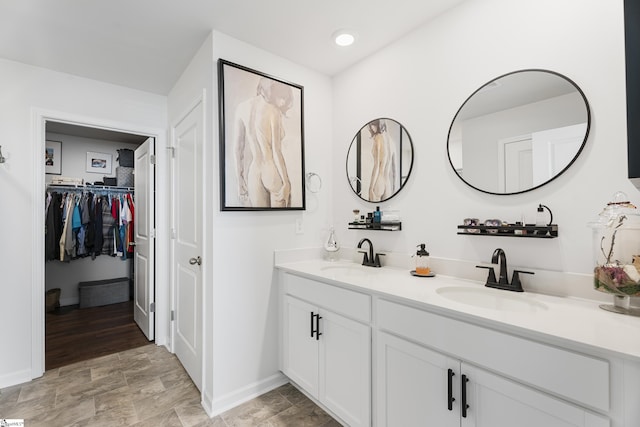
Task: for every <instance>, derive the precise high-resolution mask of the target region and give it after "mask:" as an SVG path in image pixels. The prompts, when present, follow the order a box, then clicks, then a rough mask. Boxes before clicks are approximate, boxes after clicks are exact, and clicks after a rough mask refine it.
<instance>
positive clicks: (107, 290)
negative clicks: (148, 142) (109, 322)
mask: <svg viewBox="0 0 640 427" xmlns="http://www.w3.org/2000/svg"><path fill="white" fill-rule="evenodd" d="M78 292H79V293H80V308H87V307H98V306H101V305H109V304H116V303H119V302H125V301H129V278H128V277H119V278H116V279H105V280H92V281H89V282H80V283H79V284H78Z"/></svg>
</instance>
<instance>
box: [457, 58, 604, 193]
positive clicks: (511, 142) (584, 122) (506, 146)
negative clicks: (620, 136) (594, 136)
mask: <svg viewBox="0 0 640 427" xmlns="http://www.w3.org/2000/svg"><path fill="white" fill-rule="evenodd" d="M590 126H591V113H590V109H589V103H588V102H587V98H586V97H585V95H584V93H583V92H582V90H581V89H580V88H579V87H578V85H576V84H575V83H574V82H573V81H571V80H570V79H568V78H567V77H565V76H563V75H561V74H559V73H556V72H553V71H549V70H540V69H529V70H519V71H514V72H511V73H507V74H504V75H502V76H499V77H497V78H495V79H493V80H491V81H490V82H488V83H487V84H485V85H484V86H482V87H480V88H478V89H477V90H476V91H475V92H474V93H472V94H471V95H470V96H469V98H468V99H467V100H466V101H465V102H464V104H462V106H461V107H460V109H459V110H458V112H457V113H456V115H455V117H454V118H453V120H452V122H451V127H450V128H449V135H448V138H447V153H448V155H449V162H450V163H451V167H452V168H453V170H454V171H455V173H456V174H457V175H458V177H459V178H460V179H461V180H462V181H463V182H464V183H465V184H467V185H469V186H470V187H472V188H474V189H476V190H479V191H482V192H485V193H489V194H518V193H524V192H526V191H531V190H533V189H535V188H538V187H541V186H543V185H545V184H547V183H548V182H551V181H552V180H554V179H555V178H557V177H558V176H560V175H561V174H562V173H563V172H564V171H566V170H567V169H569V167H570V166H571V165H572V164H573V162H575V160H576V159H577V158H578V156H579V155H580V153H581V152H582V149H583V148H584V146H585V143H586V141H587V138H588V136H589V129H590ZM496 148H497V149H496ZM522 158H527V159H530V160H529V161H528V162H527V163H526V164H522V163H521V161H522V160H519V159H522Z"/></svg>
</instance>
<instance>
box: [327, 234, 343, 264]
mask: <svg viewBox="0 0 640 427" xmlns="http://www.w3.org/2000/svg"><path fill="white" fill-rule="evenodd" d="M324 250H325V252H326V253H327V259H328V260H329V261H335V260H336V259H337V256H336V252H338V251H339V250H340V245H338V242H337V241H336V232H335V229H334V228H333V227H329V237H328V238H327V241H326V242H325V244H324Z"/></svg>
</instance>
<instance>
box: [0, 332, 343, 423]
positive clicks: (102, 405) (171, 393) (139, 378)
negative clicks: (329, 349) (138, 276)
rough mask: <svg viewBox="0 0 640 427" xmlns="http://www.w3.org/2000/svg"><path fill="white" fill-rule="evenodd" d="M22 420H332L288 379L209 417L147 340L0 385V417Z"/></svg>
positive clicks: (168, 358)
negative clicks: (26, 380)
mask: <svg viewBox="0 0 640 427" xmlns="http://www.w3.org/2000/svg"><path fill="white" fill-rule="evenodd" d="M6 418H9V419H15V418H17V419H24V420H25V426H29V427H36V426H47V427H70V426H73V427H80V426H91V427H100V426H108V427H113V426H137V427H146V426H149V427H152V426H153V427H161V426H171V427H173V426H175V427H205V426H213V427H236V426H237V427H242V426H260V427H280V426H295V427H307V426H308V427H334V426H340V424H339V423H338V422H336V421H335V420H334V419H332V418H331V417H330V416H329V415H328V414H327V413H326V412H324V411H323V410H322V409H320V408H319V407H318V406H316V405H315V404H314V403H313V402H311V401H310V400H309V399H308V398H307V397H306V396H304V395H303V394H302V393H300V392H299V391H298V390H297V389H296V388H294V387H293V386H292V385H291V384H286V385H284V386H282V387H279V388H277V389H275V390H273V391H270V392H269V393H266V394H264V395H262V396H259V397H257V398H255V399H253V400H251V401H249V402H246V403H244V404H242V405H240V406H238V407H236V408H233V409H231V410H229V411H227V412H225V413H223V414H221V415H219V416H216V417H214V418H212V419H210V418H209V417H208V416H207V414H206V413H205V412H204V409H202V406H201V405H200V393H199V392H198V390H197V389H196V387H195V386H194V385H193V383H192V382H191V380H190V378H189V376H188V375H187V373H186V372H185V371H184V369H183V368H182V365H180V363H179V362H178V360H177V359H176V357H175V356H174V355H172V354H171V353H169V352H167V351H166V349H165V348H164V347H158V346H156V345H155V344H149V345H146V346H143V347H139V348H135V349H133V350H127V351H123V352H121V353H116V354H111V355H108V356H104V357H99V358H96V359H91V360H88V361H84V362H79V363H75V364H73V365H68V366H64V367H61V368H58V369H52V370H49V371H47V372H46V373H45V375H44V376H43V377H42V378H38V379H36V380H33V381H31V382H29V383H26V384H22V385H18V386H14V387H8V388H5V389H2V390H0V419H6Z"/></svg>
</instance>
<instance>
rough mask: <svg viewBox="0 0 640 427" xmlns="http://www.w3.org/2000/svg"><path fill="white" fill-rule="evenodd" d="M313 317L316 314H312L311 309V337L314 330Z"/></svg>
mask: <svg viewBox="0 0 640 427" xmlns="http://www.w3.org/2000/svg"><path fill="white" fill-rule="evenodd" d="M314 317H316V315H315V314H313V311H312V312H311V338H313V334H314V333H315V332H316V331H315V330H314V329H313V318H314Z"/></svg>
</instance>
